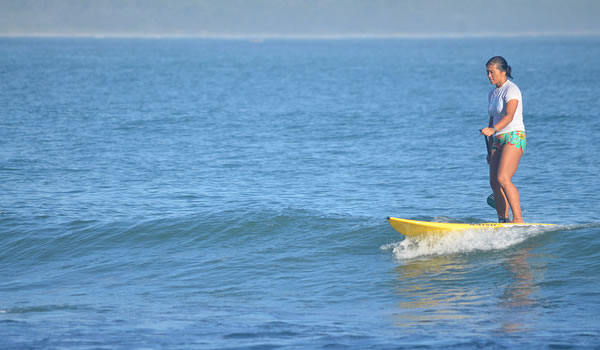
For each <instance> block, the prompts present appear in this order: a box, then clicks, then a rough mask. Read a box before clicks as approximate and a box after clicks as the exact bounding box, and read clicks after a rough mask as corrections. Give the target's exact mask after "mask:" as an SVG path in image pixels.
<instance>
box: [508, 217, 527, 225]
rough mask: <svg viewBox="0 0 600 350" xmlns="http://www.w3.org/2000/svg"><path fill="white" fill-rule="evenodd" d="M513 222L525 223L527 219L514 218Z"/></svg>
mask: <svg viewBox="0 0 600 350" xmlns="http://www.w3.org/2000/svg"><path fill="white" fill-rule="evenodd" d="M511 223H512V224H523V223H525V221H523V218H513V219H512V221H511Z"/></svg>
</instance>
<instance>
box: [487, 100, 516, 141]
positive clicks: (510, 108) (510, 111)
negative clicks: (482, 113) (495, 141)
mask: <svg viewBox="0 0 600 350" xmlns="http://www.w3.org/2000/svg"><path fill="white" fill-rule="evenodd" d="M518 105H519V100H517V99H512V100H510V101H508V102H506V115H505V116H504V117H502V119H500V121H499V122H498V123H496V125H491V124H492V122H493V118H490V126H489V127H487V128H485V129H481V133H482V134H484V135H485V136H492V135H494V133H495V131H494V129H493V127H496V130H502V129H504V128H505V127H506V126H507V125H508V124H510V122H512V120H513V118H514V117H515V112H516V111H517V106H518Z"/></svg>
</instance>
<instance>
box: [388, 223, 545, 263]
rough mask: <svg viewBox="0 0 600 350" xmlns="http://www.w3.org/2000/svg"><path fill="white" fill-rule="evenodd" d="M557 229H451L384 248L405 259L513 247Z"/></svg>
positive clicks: (534, 227) (405, 240)
mask: <svg viewBox="0 0 600 350" xmlns="http://www.w3.org/2000/svg"><path fill="white" fill-rule="evenodd" d="M555 230H556V227H555V226H552V227H547V226H544V227H541V226H531V227H511V228H503V229H495V230H493V229H489V230H468V231H461V232H451V233H448V234H445V235H428V236H423V237H413V238H406V239H404V240H402V241H400V242H394V243H389V244H385V245H382V246H381V249H382V250H391V251H392V253H393V254H394V256H395V257H396V258H398V259H401V260H408V259H414V258H418V257H422V256H432V255H450V254H465V253H471V252H480V251H496V250H503V249H506V248H509V247H512V246H514V245H516V244H519V243H522V242H524V241H526V240H527V239H530V238H532V237H535V236H539V235H541V234H543V233H545V232H548V231H555Z"/></svg>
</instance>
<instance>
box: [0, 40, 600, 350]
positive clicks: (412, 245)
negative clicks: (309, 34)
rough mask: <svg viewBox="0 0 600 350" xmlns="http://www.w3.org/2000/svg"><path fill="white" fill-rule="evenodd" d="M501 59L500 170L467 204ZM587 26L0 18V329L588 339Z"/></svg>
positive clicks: (51, 342) (175, 339)
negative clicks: (72, 25) (104, 28)
mask: <svg viewBox="0 0 600 350" xmlns="http://www.w3.org/2000/svg"><path fill="white" fill-rule="evenodd" d="M495 55H502V56H504V57H505V58H506V59H507V60H508V62H509V64H511V65H512V67H513V75H514V82H515V83H516V84H517V85H518V86H519V87H520V88H521V91H522V93H523V105H524V115H525V125H526V129H527V136H528V141H527V150H526V153H525V155H524V157H523V159H522V161H521V164H520V167H519V170H518V171H517V174H516V175H515V178H514V182H515V184H516V185H517V187H518V188H519V190H520V192H521V200H522V205H523V208H524V213H523V214H524V219H525V220H526V221H528V222H543V223H553V224H557V225H556V226H553V227H546V228H543V229H542V228H529V229H525V228H513V229H505V230H500V231H485V230H484V231H473V232H468V231H467V232H463V233H454V234H450V235H447V236H444V237H442V238H437V239H432V238H421V239H405V238H404V237H403V236H402V235H401V234H400V233H398V232H396V231H394V230H393V229H392V227H391V226H390V225H389V224H388V222H387V220H386V218H387V217H388V216H394V217H401V218H409V219H418V220H432V221H441V222H468V223H479V222H490V221H492V222H493V221H495V220H496V213H495V211H494V210H493V209H492V208H490V207H489V206H487V204H486V198H487V196H488V195H489V194H490V193H491V190H490V188H489V185H488V168H487V163H486V160H485V157H486V148H485V144H484V140H483V137H482V136H481V135H480V134H479V129H480V128H482V127H485V126H486V125H487V122H488V119H489V118H488V115H487V94H488V92H489V90H490V89H491V88H492V86H491V85H490V84H489V82H488V80H487V76H486V72H485V63H486V61H487V60H488V59H489V58H490V57H492V56H495ZM598 57H600V38H598V37H538V38H535V37H530V38H463V39H394V40H383V39H381V40H375V39H365V40H351V39H348V40H308V39H307V40H266V41H256V40H255V41H247V40H216V39H214V40H211V39H92V38H87V39H83V38H80V39H66V38H65V39H36V38H4V39H0V348H2V349H415V348H419V349H437V348H452V349H463V348H464V349H473V348H486V349H487V348H492V349H516V348H521V349H523V348H534V349H585V348H591V349H599V348H600V196H599V193H600V158H599V154H600V143H599V142H598V136H597V135H598V133H599V132H600V114H599V112H598V111H599V109H598V106H599V98H598V94H599V92H600V79H599V77H600V65H599V64H598V63H599V60H598Z"/></svg>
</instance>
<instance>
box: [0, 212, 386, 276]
mask: <svg viewBox="0 0 600 350" xmlns="http://www.w3.org/2000/svg"><path fill="white" fill-rule="evenodd" d="M49 221H50V219H49V218H33V219H31V218H30V219H27V220H19V219H18V218H14V217H12V218H11V217H4V218H0V231H2V233H3V234H2V236H0V261H6V262H7V265H6V266H7V268H8V266H10V265H15V264H16V265H18V266H23V264H26V265H31V266H36V265H37V264H39V263H47V262H51V261H55V260H63V261H64V260H69V259H74V258H78V257H85V256H87V255H89V254H92V253H93V254H96V253H99V252H107V251H111V250H117V251H124V250H127V251H132V250H135V249H151V250H154V251H160V250H164V251H165V252H172V251H180V250H188V249H206V248H208V249H210V248H213V247H226V246H230V247H236V246H242V245H261V244H263V245H270V244H274V243H273V241H274V240H276V241H277V242H279V244H281V245H285V244H288V245H293V244H301V245H302V246H309V245H310V244H315V245H339V246H345V245H349V246H353V247H356V246H362V247H365V248H367V247H368V246H369V245H370V246H371V247H372V244H373V243H374V242H373V241H372V240H369V239H375V238H376V237H374V236H373V235H372V231H373V230H374V229H375V228H376V227H377V226H380V225H384V222H383V220H380V219H373V218H368V217H349V216H347V215H343V214H339V215H338V214H329V213H322V212H318V211H313V210H304V209H293V208H284V209H281V210H276V209H268V208H267V209H265V208H252V209H245V210H222V211H211V212H203V213H197V214H190V215H186V216H172V217H153V218H128V219H122V220H116V221H107V220H106V219H74V220H70V221H64V222H54V223H52V224H50V223H49ZM365 237H367V238H368V239H367V240H365Z"/></svg>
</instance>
